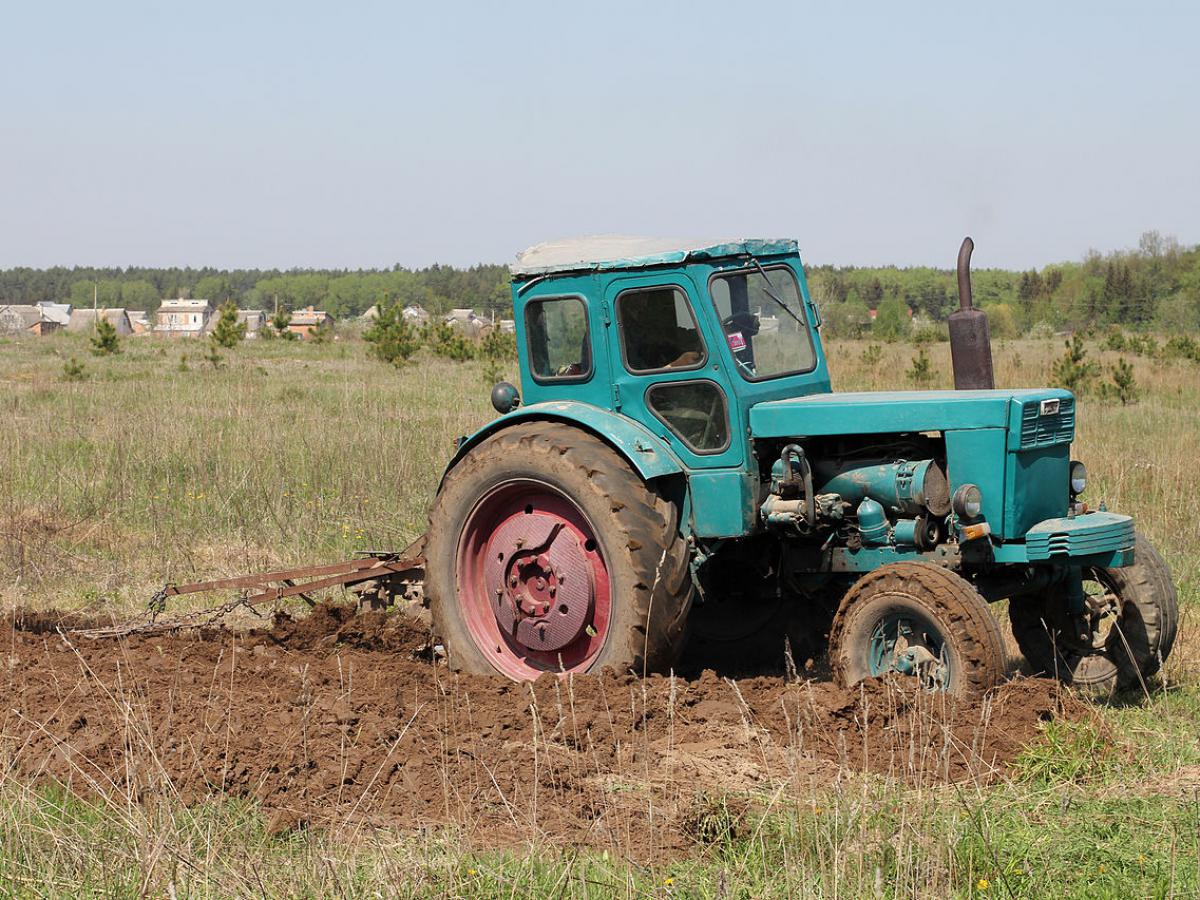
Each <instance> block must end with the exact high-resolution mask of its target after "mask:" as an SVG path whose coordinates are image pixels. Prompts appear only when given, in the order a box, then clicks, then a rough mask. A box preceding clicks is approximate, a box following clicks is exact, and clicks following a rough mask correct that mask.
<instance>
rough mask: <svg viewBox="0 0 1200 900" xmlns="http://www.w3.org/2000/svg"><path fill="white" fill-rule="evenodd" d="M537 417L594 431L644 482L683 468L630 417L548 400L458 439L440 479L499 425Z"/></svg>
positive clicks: (647, 431) (521, 408) (517, 410)
mask: <svg viewBox="0 0 1200 900" xmlns="http://www.w3.org/2000/svg"><path fill="white" fill-rule="evenodd" d="M539 419H540V420H543V421H551V422H563V423H564V424H567V425H573V426H575V427H577V428H582V429H583V430H584V431H587V432H589V433H591V434H594V435H595V436H596V437H598V438H600V440H602V441H604V442H605V443H606V444H608V445H609V446H610V447H612V448H613V449H614V450H616V451H617V452H618V453H619V454H621V456H622V457H624V458H625V459H626V460H628V461H629V464H630V465H631V466H633V468H634V469H635V470H636V471H637V472H638V474H639V475H641V476H642V478H644V479H645V480H646V481H649V480H651V479H652V478H661V477H662V476H664V475H678V474H679V473H681V472H683V471H684V468H683V463H682V462H680V461H679V457H677V456H676V455H675V454H674V453H672V452H671V449H670V447H668V446H667V444H666V442H665V441H663V440H662V438H659V437H657V436H656V435H655V434H654V432H652V431H650V430H649V429H648V428H646V427H645V426H643V425H641V424H640V423H638V422H635V421H634V420H633V419H629V418H626V417H625V416H622V415H619V414H617V413H614V412H611V411H609V410H607V409H601V408H600V407H598V406H592V405H591V404H589V403H580V402H578V401H575V400H551V401H546V402H545V403H535V404H533V405H531V406H522V407H519V408H518V409H515V410H513V411H512V412H510V413H506V414H504V415H502V416H499V417H498V418H495V419H493V420H492V421H491V422H489V423H488V424H487V425H485V426H483V427H482V428H480V429H479V430H478V431H476V432H475V433H474V434H472V435H471V436H470V437H468V438H466V439H465V440H463V441H461V442H460V443H459V445H458V450H457V451H456V452H455V454H454V456H453V457H452V458H451V460H450V462H449V463H447V465H446V469H445V471H443V472H442V479H443V480H444V479H445V477H446V473H447V472H449V471H450V470H451V469H453V468H454V466H455V465H456V464H457V463H458V461H459V460H460V459H462V458H463V457H464V456H465V455H466V454H467V453H468V452H469V451H470V449H471V448H472V447H474V446H475V445H476V444H478V443H480V442H481V441H483V440H485V439H486V438H487V437H489V436H490V435H493V434H495V433H496V432H497V431H499V430H500V429H501V428H507V427H508V426H509V425H513V424H516V423H517V422H527V421H531V420H539Z"/></svg>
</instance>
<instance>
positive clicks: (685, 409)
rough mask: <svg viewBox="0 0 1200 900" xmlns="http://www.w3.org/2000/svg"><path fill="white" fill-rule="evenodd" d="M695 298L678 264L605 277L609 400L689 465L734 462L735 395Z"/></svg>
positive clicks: (740, 456)
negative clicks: (674, 268) (668, 269)
mask: <svg viewBox="0 0 1200 900" xmlns="http://www.w3.org/2000/svg"><path fill="white" fill-rule="evenodd" d="M698 300H699V292H698V291H697V290H696V287H695V285H694V284H693V283H692V281H691V279H689V278H688V277H687V276H686V275H684V274H683V273H680V272H671V273H663V274H647V275H636V276H624V277H617V278H615V279H613V280H612V281H611V282H610V283H609V284H608V286H607V287H606V290H605V294H604V307H605V309H604V314H605V316H606V318H608V319H609V320H610V323H609V327H608V328H607V329H606V330H607V332H608V336H609V338H608V339H609V355H610V359H611V360H612V385H613V398H612V403H613V407H614V408H615V409H616V410H617V411H618V412H621V413H622V414H624V415H626V416H629V417H630V418H633V419H636V420H638V421H639V422H641V423H642V424H644V425H645V426H646V427H648V428H649V429H650V430H651V431H653V432H654V433H655V434H658V435H661V436H662V438H663V439H664V440H665V441H666V442H667V443H668V444H669V445H670V446H671V448H672V449H673V450H674V451H675V452H676V453H677V454H678V455H679V457H680V459H682V460H683V461H684V462H685V463H686V464H687V465H688V467H689V468H690V469H705V470H707V469H725V468H733V467H737V466H740V465H741V464H742V462H743V460H744V459H745V453H746V449H745V440H744V436H743V435H741V434H740V433H736V432H735V429H734V423H735V422H738V421H739V420H740V416H739V415H738V410H736V409H735V408H734V404H735V403H736V399H735V398H734V396H733V395H732V393H731V392H730V391H729V390H728V387H727V380H726V377H725V374H726V373H725V371H724V364H723V363H722V361H721V358H720V356H719V355H718V354H717V353H716V352H715V347H716V345H715V344H714V343H713V335H712V334H710V333H709V331H710V329H709V328H708V322H707V319H706V318H705V317H704V316H703V315H702V308H701V306H700V303H699V302H698Z"/></svg>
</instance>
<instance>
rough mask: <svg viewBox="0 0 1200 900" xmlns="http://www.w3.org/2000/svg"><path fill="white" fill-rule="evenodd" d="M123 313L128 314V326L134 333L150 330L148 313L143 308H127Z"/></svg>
mask: <svg viewBox="0 0 1200 900" xmlns="http://www.w3.org/2000/svg"><path fill="white" fill-rule="evenodd" d="M125 315H127V316H129V327H130V328H132V329H133V333H134V334H148V333H149V332H150V328H151V326H150V313H148V312H146V311H145V310H144V309H127V310H125Z"/></svg>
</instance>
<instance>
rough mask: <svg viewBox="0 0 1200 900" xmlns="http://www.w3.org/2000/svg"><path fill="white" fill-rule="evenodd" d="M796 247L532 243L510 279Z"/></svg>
mask: <svg viewBox="0 0 1200 900" xmlns="http://www.w3.org/2000/svg"><path fill="white" fill-rule="evenodd" d="M798 249H799V248H798V247H797V245H796V242H795V241H794V240H791V239H790V238H777V239H763V238H737V239H734V240H725V241H681V240H676V239H670V238H647V237H631V236H629V235H622V234H601V235H594V236H592V237H584V238H568V239H566V240H561V241H547V242H546V243H544V244H535V245H534V246H532V247H530V248H529V249H528V250H522V251H521V252H520V253H518V254H517V262H516V264H515V265H513V266H510V267H509V270H510V271H511V272H512V274H513V276H514V277H518V278H520V277H527V276H532V275H549V274H552V273H554V272H588V271H600V270H603V269H644V268H647V267H649V266H662V265H678V264H679V263H683V262H686V261H688V260H700V259H717V258H719V257H723V256H747V255H750V256H770V255H772V254H776V253H795V252H797V250H798Z"/></svg>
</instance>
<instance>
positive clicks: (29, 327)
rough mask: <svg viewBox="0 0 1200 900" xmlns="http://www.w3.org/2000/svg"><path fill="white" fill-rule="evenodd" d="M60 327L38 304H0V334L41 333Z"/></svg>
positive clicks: (48, 332)
mask: <svg viewBox="0 0 1200 900" xmlns="http://www.w3.org/2000/svg"><path fill="white" fill-rule="evenodd" d="M60 327H61V326H60V325H59V323H58V322H56V321H54V320H53V319H51V318H49V317H48V316H47V315H46V313H45V312H44V311H43V310H42V308H41V307H40V306H15V305H14V306H0V335H5V336H9V335H17V334H37V335H43V334H50V333H51V332H53V331H57V330H58V329H59V328H60Z"/></svg>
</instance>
